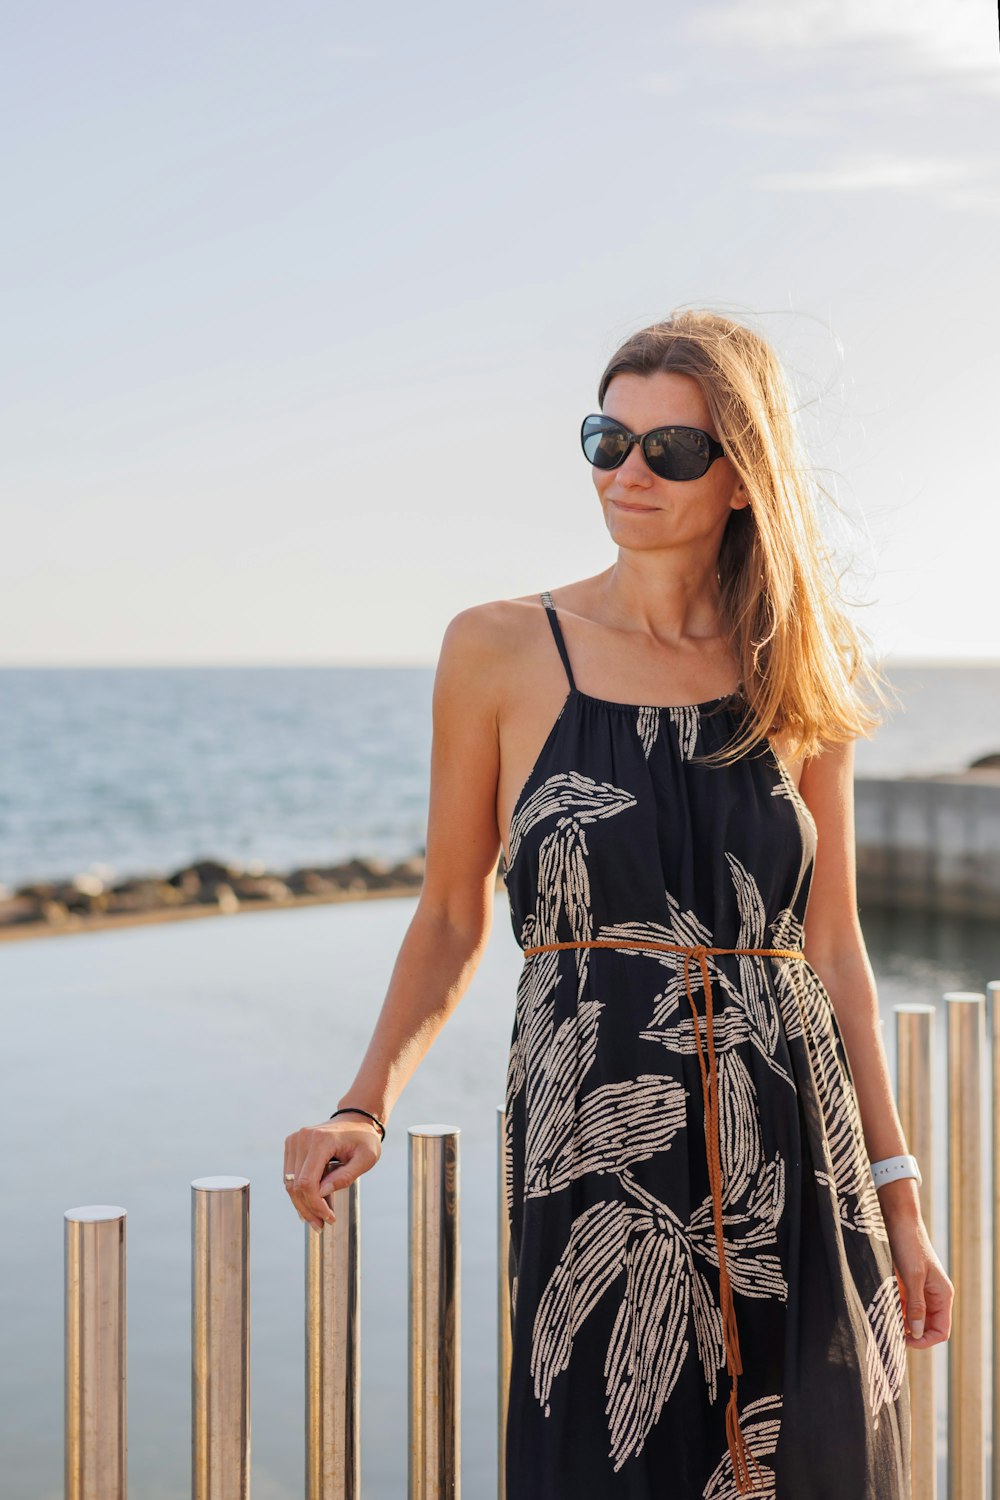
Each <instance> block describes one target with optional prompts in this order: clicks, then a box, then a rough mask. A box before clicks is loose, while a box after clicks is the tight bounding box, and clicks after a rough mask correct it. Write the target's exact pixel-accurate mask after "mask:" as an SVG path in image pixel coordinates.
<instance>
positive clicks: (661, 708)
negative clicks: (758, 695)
mask: <svg viewBox="0 0 1000 1500" xmlns="http://www.w3.org/2000/svg"><path fill="white" fill-rule="evenodd" d="M739 691H740V690H739V688H734V690H733V691H732V692H731V693H720V694H719V696H718V697H717V698H706V699H704V700H703V702H701V703H619V702H618V701H617V700H616V699H614V698H598V697H596V696H595V695H594V694H593V693H582V692H581V691H580V689H579V688H578V687H576V686H573V687H571V688H570V690H569V694H568V696H569V697H570V698H582V699H583V701H584V702H585V703H596V704H598V705H599V706H600V707H601V708H626V709H628V710H629V711H630V712H631V713H661V714H665V713H671V712H676V711H677V710H679V709H682V708H687V709H692V708H694V709H699V710H700V709H703V708H712V707H714V706H715V704H716V703H725V702H726V700H727V699H729V698H736V697H737V696H738V695H739Z"/></svg>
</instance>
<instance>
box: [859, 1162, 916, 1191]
mask: <svg viewBox="0 0 1000 1500" xmlns="http://www.w3.org/2000/svg"><path fill="white" fill-rule="evenodd" d="M871 1169H872V1180H873V1182H874V1183H875V1186H876V1187H877V1188H880V1187H884V1186H885V1184H886V1183H887V1182H895V1180H896V1178H897V1177H915V1178H916V1179H917V1183H918V1185H919V1184H920V1183H922V1182H923V1180H924V1179H923V1178H922V1177H921V1175H920V1168H919V1167H918V1166H917V1158H916V1157H915V1156H910V1155H907V1156H884V1157H883V1158H882V1160H881V1161H873V1162H872V1163H871Z"/></svg>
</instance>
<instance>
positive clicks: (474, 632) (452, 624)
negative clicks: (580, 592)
mask: <svg viewBox="0 0 1000 1500" xmlns="http://www.w3.org/2000/svg"><path fill="white" fill-rule="evenodd" d="M540 610H541V605H540V602H539V597H538V595H537V594H526V595H524V596H523V597H521V598H517V599H491V600H488V601H486V602H485V603H483V604H472V605H469V606H468V608H466V609H462V610H459V612H458V614H456V615H453V616H452V618H451V619H450V620H449V621H448V624H447V626H446V627H445V631H444V635H443V637H442V640H441V651H440V655H439V657H438V665H437V674H436V677H435V696H436V697H437V698H439V699H440V698H442V697H446V696H450V694H451V693H452V692H453V691H454V692H457V693H459V694H461V695H462V696H463V698H464V700H465V702H466V703H467V704H478V705H479V707H480V708H486V707H488V706H492V707H493V708H494V709H498V708H499V707H500V705H501V704H502V702H503V699H504V696H505V694H506V692H507V690H508V686H509V683H510V680H511V674H512V672H513V670H514V666H515V664H516V662H517V661H518V659H519V657H520V654H521V652H522V651H523V650H524V649H525V648H526V647H527V646H528V645H529V643H530V641H531V640H532V638H533V637H532V632H534V631H537V629H538V619H539V613H540Z"/></svg>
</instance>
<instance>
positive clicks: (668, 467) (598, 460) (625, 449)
mask: <svg viewBox="0 0 1000 1500" xmlns="http://www.w3.org/2000/svg"><path fill="white" fill-rule="evenodd" d="M580 442H581V443H582V445H583V451H584V455H585V457H586V459H587V462H588V463H590V464H593V466H594V468H595V469H617V468H618V466H619V465H620V464H623V463H624V462H625V460H626V459H627V458H628V456H629V454H630V453H631V452H632V445H633V444H634V443H638V444H639V445H640V447H641V448H642V456H643V458H644V459H645V460H646V463H647V465H648V466H649V468H650V469H651V470H652V471H653V473H654V474H656V475H657V477H658V478H660V479H674V480H685V479H700V478H701V476H702V475H703V474H707V473H708V470H709V469H710V468H711V466H712V464H714V463H715V460H716V459H717V458H723V457H724V456H725V452H726V450H725V449H724V448H723V446H722V444H721V443H720V442H718V441H717V440H716V439H715V438H714V437H711V436H710V435H709V433H707V432H702V430H701V428H700V427H652V428H650V430H649V432H629V430H628V428H627V427H625V426H623V425H622V423H621V422H616V421H615V419H614V417H606V416H605V415H604V413H603V412H601V413H598V414H596V415H594V416H590V417H584V419H583V426H582V427H581V428H580Z"/></svg>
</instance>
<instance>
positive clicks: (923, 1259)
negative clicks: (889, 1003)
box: [799, 742, 954, 1348]
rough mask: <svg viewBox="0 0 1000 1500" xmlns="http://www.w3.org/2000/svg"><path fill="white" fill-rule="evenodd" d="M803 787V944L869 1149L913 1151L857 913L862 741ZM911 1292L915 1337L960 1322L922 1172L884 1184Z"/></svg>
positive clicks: (930, 1338)
mask: <svg viewBox="0 0 1000 1500" xmlns="http://www.w3.org/2000/svg"><path fill="white" fill-rule="evenodd" d="M799 790H800V792H801V795H802V799H803V801H804V802H805V803H806V805H807V806H808V808H809V811H810V812H811V813H812V815H813V818H814V820H815V823H816V831H817V846H816V858H815V863H814V866H813V876H812V884H811V887H810V892H809V901H808V904H807V907H806V916H805V938H804V942H803V951H804V952H805V955H806V958H807V959H808V961H809V963H810V964H811V965H812V967H813V968H814V969H815V970H816V973H817V974H818V975H819V977H820V979H821V980H822V981H823V983H824V985H825V986H826V988H827V990H828V992H829V995H830V999H831V1002H832V1004H833V1008H834V1010H835V1012H836V1016H837V1022H838V1025H839V1026H840V1030H841V1033H842V1035H843V1038H844V1046H845V1048H846V1050H847V1055H848V1060H849V1062H850V1065H851V1073H852V1074H853V1077H854V1084H855V1090H856V1092H857V1097H858V1105H859V1108H860V1112H861V1123H862V1128H863V1130H864V1137H865V1145H866V1147H867V1150H868V1155H869V1158H870V1159H871V1160H872V1161H879V1160H880V1159H881V1158H882V1157H885V1156H897V1155H903V1154H905V1153H906V1152H907V1151H908V1147H907V1144H906V1139H905V1137H904V1134H903V1127H902V1125H901V1123H900V1119H899V1114H898V1111H897V1109H896V1100H895V1096H894V1094H893V1088H892V1080H891V1078H890V1075H889V1064H888V1060H887V1058H886V1052H885V1044H884V1042H883V1038H882V1026H881V1022H880V1018H879V1006H878V992H877V989H876V983H875V975H874V973H873V971H872V966H871V961H870V960H869V957H868V951H867V948H866V947H865V940H864V936H863V933H862V931H861V922H860V919H859V916H858V900H857V857H856V850H855V833H854V744H853V742H848V743H846V744H841V745H827V746H826V747H825V748H824V750H823V753H822V754H821V755H818V756H815V757H813V758H812V759H811V760H807V761H806V762H805V765H804V766H803V770H802V778H801V781H800V784H799ZM878 1194H879V1202H880V1203H881V1206H882V1217H883V1219H884V1220H885V1226H886V1230H887V1232H888V1235H889V1242H890V1246H891V1249H892V1256H893V1261H894V1263H895V1266H896V1271H897V1275H898V1276H899V1278H900V1281H901V1284H902V1291H903V1300H904V1309H905V1311H906V1315H907V1323H908V1325H909V1326H910V1328H911V1330H912V1332H911V1334H908V1336H907V1344H909V1345H912V1346H913V1347H915V1348H925V1347H929V1346H930V1345H931V1344H937V1343H940V1342H942V1341H943V1340H944V1339H946V1338H947V1337H948V1336H949V1333H950V1331H951V1302H952V1295H953V1291H954V1288H953V1287H952V1284H951V1282H950V1281H949V1280H948V1278H947V1276H946V1275H945V1273H944V1269H943V1267H942V1266H941V1263H940V1261H939V1260H938V1258H937V1256H936V1254H935V1252H934V1249H933V1247H932V1246H931V1244H930V1240H929V1238H928V1235H927V1230H926V1227H925V1225H924V1221H923V1216H922V1214H921V1210H920V1196H919V1189H918V1186H917V1183H916V1180H915V1179H914V1178H912V1177H903V1178H898V1179H897V1180H896V1181H894V1182H888V1183H886V1184H885V1185H884V1186H883V1187H881V1188H879V1189H878Z"/></svg>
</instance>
